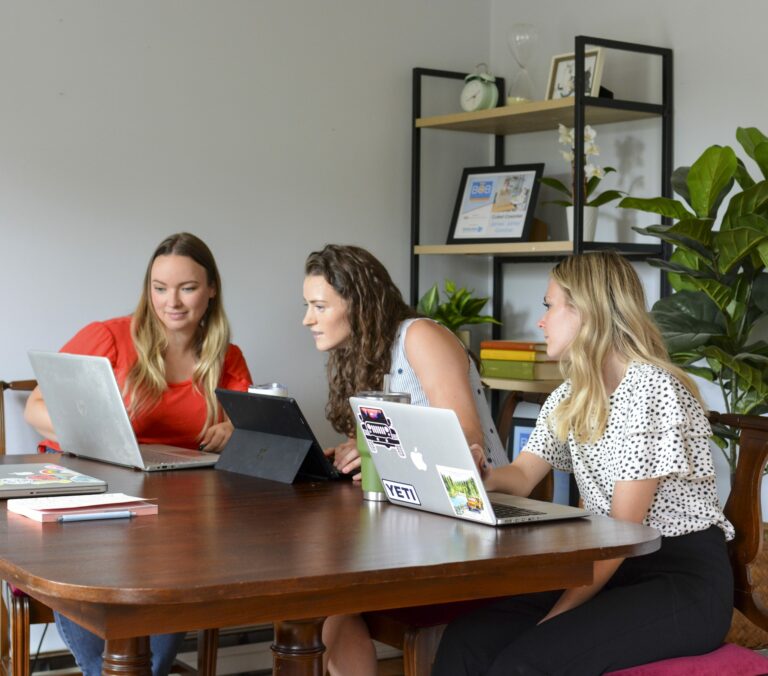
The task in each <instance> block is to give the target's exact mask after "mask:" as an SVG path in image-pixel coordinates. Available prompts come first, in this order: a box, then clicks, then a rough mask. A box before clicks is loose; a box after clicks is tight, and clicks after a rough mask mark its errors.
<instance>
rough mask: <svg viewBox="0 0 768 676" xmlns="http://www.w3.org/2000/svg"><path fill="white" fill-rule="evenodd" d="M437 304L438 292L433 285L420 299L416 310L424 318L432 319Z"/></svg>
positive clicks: (438, 299) (438, 300)
mask: <svg viewBox="0 0 768 676" xmlns="http://www.w3.org/2000/svg"><path fill="white" fill-rule="evenodd" d="M439 302H440V292H439V291H438V289H437V284H435V285H434V286H432V288H430V289H429V291H427V292H426V293H425V294H424V295H423V296H422V297H421V299H420V300H419V304H418V305H417V306H416V310H417V311H418V312H420V313H421V314H423V315H424V316H425V317H434V316H435V311H436V310H437V306H438V304H439Z"/></svg>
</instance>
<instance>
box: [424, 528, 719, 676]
mask: <svg viewBox="0 0 768 676" xmlns="http://www.w3.org/2000/svg"><path fill="white" fill-rule="evenodd" d="M561 593H562V592H561V591H555V592H541V593H538V594H527V595H523V596H515V597H510V598H507V599H503V600H500V601H497V602H494V603H492V604H490V605H488V606H486V607H484V608H482V609H480V610H478V611H475V612H473V613H471V614H469V615H467V616H465V617H462V618H459V619H458V620H455V621H454V622H452V623H451V624H449V625H448V627H447V629H446V631H445V633H444V634H443V638H442V641H441V642H440V647H439V649H438V652H437V657H436V659H435V664H434V667H433V670H432V676H459V675H461V676H512V675H517V676H545V675H546V676H592V675H596V674H602V673H604V672H606V671H614V670H617V669H624V668H627V667H631V666H636V665H638V664H647V663H648V662H655V661H657V660H662V659H667V658H670V657H681V656H685V655H700V654H703V653H706V652H709V651H711V650H715V649H716V648H717V647H718V646H720V644H721V643H722V641H723V638H724V637H725V635H726V633H727V632H728V628H729V626H730V623H731V614H732V611H733V574H732V572H731V567H730V564H729V562H728V554H727V549H726V545H725V536H724V535H723V532H722V531H721V530H720V529H719V528H717V527H715V526H713V527H711V528H708V529H707V530H704V531H700V532H698V533H690V534H688V535H681V536H679V537H671V538H663V539H662V544H661V549H660V550H659V551H657V552H654V553H653V554H648V555H646V556H639V557H633V558H629V559H626V560H625V561H624V562H623V563H622V564H621V566H619V568H618V570H617V571H616V573H614V575H613V577H612V578H611V579H610V580H609V581H608V583H607V584H606V586H605V587H604V588H603V589H602V590H601V591H600V593H598V594H597V595H596V596H595V597H593V598H592V599H590V600H589V601H587V602H586V603H583V604H582V605H580V606H578V607H577V608H574V609H573V610H570V611H567V612H565V613H561V614H560V615H557V616H556V617H553V618H552V619H551V620H548V621H547V622H544V623H543V624H541V625H537V622H539V621H540V620H541V619H542V618H543V617H544V616H545V615H546V614H547V612H548V611H549V610H550V608H552V606H553V605H554V603H555V602H556V601H557V599H558V598H559V597H560V594H561Z"/></svg>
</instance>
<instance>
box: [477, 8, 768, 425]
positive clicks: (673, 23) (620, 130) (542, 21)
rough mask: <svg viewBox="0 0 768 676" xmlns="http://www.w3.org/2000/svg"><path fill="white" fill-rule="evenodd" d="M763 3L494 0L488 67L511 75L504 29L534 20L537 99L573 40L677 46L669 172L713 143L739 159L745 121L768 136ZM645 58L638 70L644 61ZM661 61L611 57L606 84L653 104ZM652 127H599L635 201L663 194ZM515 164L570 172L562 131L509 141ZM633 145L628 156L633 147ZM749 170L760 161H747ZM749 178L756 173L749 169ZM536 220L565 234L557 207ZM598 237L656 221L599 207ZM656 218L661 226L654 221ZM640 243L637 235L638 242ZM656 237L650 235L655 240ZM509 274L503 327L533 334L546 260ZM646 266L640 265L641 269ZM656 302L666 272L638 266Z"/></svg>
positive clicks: (609, 161)
mask: <svg viewBox="0 0 768 676" xmlns="http://www.w3.org/2000/svg"><path fill="white" fill-rule="evenodd" d="M766 20H768V4H766V3H765V2H762V1H761V0H736V1H735V2H732V3H730V4H728V5H727V6H725V5H723V4H721V3H719V2H716V1H715V0H675V1H674V2H668V1H664V0H647V1H646V2H642V3H638V2H629V1H627V0H619V1H617V0H579V2H571V3H564V2H555V1H554V0H515V2H509V0H492V1H491V33H490V41H491V66H492V71H493V72H494V73H497V74H499V75H502V76H504V77H506V78H509V77H510V76H511V75H512V74H513V73H514V72H516V71H515V69H516V67H515V65H514V61H513V58H512V54H511V52H510V50H509V48H508V46H507V33H508V32H509V29H510V27H511V26H512V24H514V23H515V22H527V23H532V24H534V25H535V26H536V27H537V29H538V34H539V41H538V46H537V47H536V51H535V55H534V57H533V59H532V61H531V65H530V69H529V72H530V73H531V76H532V80H533V84H534V87H535V90H536V92H538V94H539V96H540V97H541V98H543V97H544V93H545V90H546V85H547V78H548V74H549V68H550V61H551V58H552V56H553V55H555V54H563V53H568V52H573V50H574V43H573V38H574V36H575V35H587V36H594V37H603V38H608V39H614V40H622V41H626V42H636V43H645V44H650V45H655V46H659V47H669V48H671V49H673V50H674V88H675V92H674V96H675V106H674V120H675V122H674V166H675V167H677V166H680V165H689V164H691V163H692V162H693V161H694V160H695V159H696V158H697V157H698V156H699V155H700V154H701V153H702V152H703V151H704V149H705V148H707V147H708V146H710V145H713V144H720V145H731V146H733V147H734V148H735V149H736V150H737V153H738V154H739V155H740V156H741V157H742V158H744V157H745V155H744V153H743V151H741V148H740V146H739V145H738V144H737V142H736V139H735V132H736V128H737V127H739V126H742V127H749V126H756V127H758V128H761V129H762V131H763V132H765V133H768V99H766V97H765V96H763V95H762V94H761V93H760V92H759V91H758V90H757V89H756V88H755V86H754V83H756V82H760V81H761V78H762V68H763V65H764V58H763V57H764V55H765V47H764V44H763V43H764V36H763V30H762V27H763V26H764V25H765V22H766ZM638 62H639V63H638ZM659 68H660V64H659V63H654V60H653V59H649V58H648V57H643V56H641V57H635V58H634V62H633V61H632V60H629V59H628V58H627V57H625V56H624V55H623V54H621V53H619V52H616V51H608V52H607V54H606V60H605V69H604V71H603V84H604V85H605V86H606V87H608V88H609V89H611V90H613V91H614V93H615V94H616V97H617V98H635V97H636V98H638V99H639V100H649V101H652V102H658V99H659V95H658V94H656V95H655V98H654V92H656V91H658V88H657V87H656V84H657V82H658V75H659ZM659 139H660V137H659V127H658V124H657V123H651V122H642V123H631V124H628V125H610V126H607V127H599V128H598V144H599V145H600V147H601V150H602V151H603V155H602V156H601V158H600V163H601V164H603V165H613V166H616V167H618V168H619V170H620V172H619V176H618V177H614V176H611V177H610V180H607V181H606V185H608V184H609V183H610V184H612V185H614V186H616V187H618V188H619V189H621V190H625V191H631V194H633V195H635V196H654V195H657V194H660V191H659V174H658V169H657V167H658V164H659V162H660V160H659V157H658V154H657V153H658V145H659V143H660V140H659ZM507 143H508V145H507V159H508V161H510V162H513V161H514V162H518V161H519V162H531V161H544V162H546V165H547V166H546V168H545V174H546V175H559V176H560V177H561V178H562V177H565V176H567V175H568V167H567V166H566V164H565V161H564V160H563V159H562V158H561V157H560V155H559V153H558V150H559V149H560V146H558V144H557V134H556V133H554V132H542V133H539V134H530V135H527V136H526V137H519V138H515V139H510V140H508V142H507ZM628 148H631V152H627V149H628ZM747 164H748V166H749V167H750V169H752V170H754V164H752V162H751V160H747ZM752 173H753V176H758V175H759V173H758V172H757V171H756V170H754V171H753V172H752ZM552 195H553V193H551V192H550V193H547V191H543V193H542V195H540V200H539V201H540V207H539V210H538V213H539V214H540V216H541V217H542V218H543V219H544V220H545V221H547V222H548V223H550V225H551V226H552V229H553V230H554V231H555V232H564V218H563V215H562V213H561V211H560V208H559V207H553V206H546V205H541V201H542V199H544V200H545V199H547V198H548V197H549V198H551V197H552ZM601 212H602V213H601V219H600V222H599V224H598V239H600V238H601V237H600V236H601V235H602V236H603V237H604V238H606V239H609V238H610V237H611V236H614V237H617V238H619V239H620V240H621V241H631V240H632V238H634V237H636V235H634V234H633V233H632V232H631V230H630V229H629V227H628V226H629V225H630V224H631V223H632V222H634V219H637V222H641V223H651V222H653V220H652V219H651V220H648V218H650V217H646V218H643V217H642V216H641V215H639V214H634V213H632V212H626V211H624V210H618V209H612V208H606V207H601ZM656 222H658V221H656ZM638 241H639V240H638ZM651 241H655V240H651ZM512 267H513V266H509V267H508V268H507V272H506V275H505V329H504V330H505V332H508V333H510V334H518V335H523V334H527V335H532V336H535V335H536V333H537V332H536V329H535V326H534V324H535V318H536V317H538V316H539V314H540V308H541V302H540V299H541V296H542V295H543V292H544V283H543V281H542V280H543V276H544V274H545V272H546V270H547V268H548V266H547V265H545V264H542V265H536V266H514V269H510V268H512ZM642 268H644V270H643V269H642ZM641 274H642V276H643V279H644V281H645V282H646V290H647V293H648V296H649V298H650V299H651V301H653V300H655V299H656V298H657V297H658V288H659V287H658V280H659V275H658V272H657V271H655V270H651V269H650V268H649V267H648V266H645V265H643V266H641ZM706 385H708V384H705V387H704V389H705V395H706V396H707V398H708V403H710V405H711V406H712V407H713V408H717V409H721V410H722V399H721V398H720V397H719V393H718V392H716V391H715V389H714V388H712V387H706Z"/></svg>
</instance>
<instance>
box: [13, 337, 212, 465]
mask: <svg viewBox="0 0 768 676" xmlns="http://www.w3.org/2000/svg"><path fill="white" fill-rule="evenodd" d="M28 354H29V361H30V362H31V363H32V370H33V371H34V372H35V377H36V378H37V382H38V384H39V385H40V390H41V392H42V394H43V399H45V403H46V406H47V407H48V413H49V414H50V416H51V422H52V423H53V428H54V430H56V438H57V439H58V442H59V445H60V446H61V449H62V450H63V451H65V452H67V453H71V454H73V455H78V456H81V457H83V458H89V459H91V460H100V461H101V462H108V463H110V464H113V465H122V466H124V467H136V468H138V469H142V470H144V471H145V472H153V471H158V470H166V469H184V468H187V467H209V466H212V465H215V464H216V461H217V460H218V459H219V456H218V455H216V454H214V453H200V452H199V451H193V450H189V449H186V448H178V447H176V446H163V445H141V446H139V443H138V442H137V441H136V435H135V434H134V432H133V427H131V421H130V419H129V418H128V412H127V411H126V410H125V405H124V404H123V398H122V396H121V395H120V389H119V388H118V385H117V380H116V379H115V374H114V372H113V371H112V365H111V364H110V363H109V359H107V358H106V357H91V356H85V355H79V354H64V353H61V352H42V351H38V350H29V352H28Z"/></svg>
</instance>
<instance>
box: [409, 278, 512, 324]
mask: <svg viewBox="0 0 768 676" xmlns="http://www.w3.org/2000/svg"><path fill="white" fill-rule="evenodd" d="M473 293H474V290H472V291H468V290H467V289H465V288H464V287H461V288H457V287H456V284H455V282H453V281H451V280H450V279H446V280H445V295H446V300H445V301H444V302H442V303H441V302H440V291H439V289H438V286H437V284H434V285H433V286H432V288H430V289H429V290H428V291H427V292H426V293H425V294H424V295H423V296H422V297H421V299H420V300H419V304H418V305H417V306H416V309H417V310H418V311H419V312H420V313H421V314H423V315H424V316H425V317H430V318H431V319H434V320H435V321H436V322H438V323H439V324H442V325H443V326H445V327H447V328H449V329H450V330H451V331H453V332H454V333H456V331H458V330H459V329H460V328H461V327H462V326H467V325H469V324H501V322H499V321H497V320H496V319H494V318H493V317H492V316H491V315H481V314H480V311H481V310H482V309H483V308H484V307H485V305H486V303H488V298H473V297H472V294H473Z"/></svg>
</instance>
